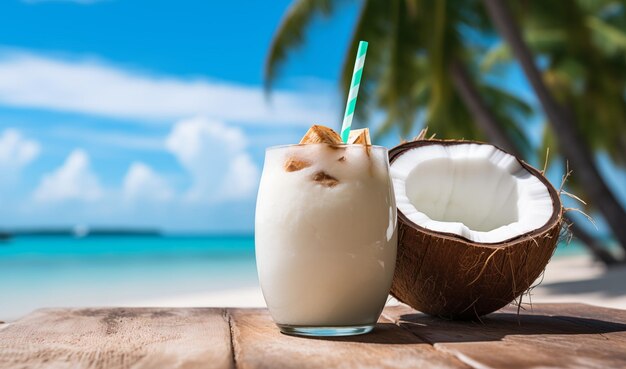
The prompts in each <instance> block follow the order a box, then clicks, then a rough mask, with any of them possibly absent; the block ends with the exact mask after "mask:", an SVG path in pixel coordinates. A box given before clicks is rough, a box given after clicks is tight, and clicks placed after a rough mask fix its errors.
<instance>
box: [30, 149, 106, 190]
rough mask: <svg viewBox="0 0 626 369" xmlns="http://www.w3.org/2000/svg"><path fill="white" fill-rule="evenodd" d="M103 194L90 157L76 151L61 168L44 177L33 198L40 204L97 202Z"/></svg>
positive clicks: (80, 151) (79, 150)
mask: <svg viewBox="0 0 626 369" xmlns="http://www.w3.org/2000/svg"><path fill="white" fill-rule="evenodd" d="M103 192H104V191H103V190H102V187H101V186H100V181H99V180H98V177H97V176H96V175H95V174H94V173H93V172H92V170H91V168H90V162H89V156H88V155H87V153H86V152H84V151H83V150H81V149H76V150H74V151H72V152H71V153H70V154H69V156H68V157H67V159H66V160H65V162H64V163H63V165H61V167H60V168H58V169H57V170H55V171H54V172H52V173H49V174H46V175H44V177H43V179H42V180H41V183H40V184H39V187H37V189H36V190H35V192H34V194H33V197H34V199H35V201H38V202H61V201H66V200H82V201H95V200H98V199H100V198H101V197H102V195H103Z"/></svg>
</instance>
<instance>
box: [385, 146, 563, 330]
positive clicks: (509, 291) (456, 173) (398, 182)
mask: <svg viewBox="0 0 626 369" xmlns="http://www.w3.org/2000/svg"><path fill="white" fill-rule="evenodd" d="M390 162H391V177H392V180H393V187H394V191H395V195H396V204H397V206H398V220H399V222H398V224H399V240H398V258H397V262H396V272H395V275H394V279H393V284H392V287H391V293H392V294H393V295H394V296H395V297H396V298H398V299H399V300H400V301H402V302H404V303H406V304H408V305H410V306H412V307H413V308H415V309H417V310H420V311H422V312H424V313H427V314H431V315H436V316H442V317H447V318H460V319H468V318H474V317H478V316H481V315H484V314H488V313H490V312H493V311H495V310H498V309H500V308H502V307H503V306H505V305H507V304H508V303H510V302H511V301H513V300H514V299H516V298H517V297H518V296H520V295H521V294H522V293H523V292H524V291H526V290H527V289H528V288H529V287H530V286H531V284H532V283H533V282H534V281H535V280H536V279H537V277H539V275H540V274H541V273H542V271H543V270H544V268H545V266H546V264H547V263H548V261H549V260H550V257H551V256H552V254H553V252H554V249H555V247H556V244H557V241H558V238H559V232H560V228H561V217H562V210H561V202H560V199H559V196H558V194H557V191H556V190H555V189H554V187H553V186H552V185H551V184H550V182H548V180H547V179H546V178H545V177H544V176H543V175H542V174H541V173H540V172H539V171H538V170H536V169H534V168H532V167H531V166H530V165H528V164H526V163H524V162H522V161H520V160H518V159H516V158H515V157H514V156H513V155H511V154H508V153H506V152H504V151H503V150H501V149H499V148H497V147H495V146H492V145H489V144H485V143H479V142H469V141H442V140H421V141H414V142H408V143H405V144H402V145H399V146H397V147H395V148H394V149H392V150H391V151H390Z"/></svg>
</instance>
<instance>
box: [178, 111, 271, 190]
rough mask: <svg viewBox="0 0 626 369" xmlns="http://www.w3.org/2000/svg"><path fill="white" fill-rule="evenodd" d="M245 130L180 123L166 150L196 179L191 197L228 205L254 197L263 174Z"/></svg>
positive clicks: (198, 121)
mask: <svg viewBox="0 0 626 369" xmlns="http://www.w3.org/2000/svg"><path fill="white" fill-rule="evenodd" d="M246 146H247V142H246V137H245V136H244V134H243V132H242V130H241V129H239V128H236V127H229V126H226V125H225V124H223V123H221V122H219V121H213V120H209V119H206V118H202V117H199V118H194V119H188V120H183V121H180V122H178V123H177V124H176V125H175V126H174V128H173V130H172V132H171V133H170V135H169V137H168V138H167V140H166V147H167V149H168V150H169V151H171V152H172V153H173V154H174V155H175V156H176V157H177V159H178V160H179V162H180V163H181V164H182V165H183V166H184V167H185V169H187V171H188V172H189V173H190V174H191V176H192V177H193V184H192V187H191V189H190V190H189V192H188V197H189V198H190V199H193V200H209V201H224V200H227V199H242V198H248V197H250V196H251V195H252V194H253V192H254V189H255V188H256V185H257V182H258V178H259V175H260V171H259V169H258V168H257V166H256V165H255V164H254V163H253V161H252V159H251V157H250V155H249V154H248V152H247V151H246Z"/></svg>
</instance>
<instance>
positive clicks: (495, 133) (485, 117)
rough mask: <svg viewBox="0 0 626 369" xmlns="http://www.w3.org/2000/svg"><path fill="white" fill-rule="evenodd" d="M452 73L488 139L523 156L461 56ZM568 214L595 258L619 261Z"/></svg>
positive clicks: (576, 234) (612, 262) (609, 262)
mask: <svg viewBox="0 0 626 369" xmlns="http://www.w3.org/2000/svg"><path fill="white" fill-rule="evenodd" d="M450 74H451V76H452V81H453V83H454V87H455V88H456V91H457V93H458V94H459V96H460V97H461V100H462V101H463V103H464V104H465V106H466V107H467V109H468V110H469V111H470V113H471V114H472V116H473V117H474V121H475V122H476V125H477V126H478V127H479V129H480V130H481V131H482V132H483V133H484V134H485V135H486V136H487V139H488V140H489V142H491V143H494V144H496V145H498V146H499V147H500V148H502V149H504V150H506V151H508V152H510V153H512V154H514V155H516V156H517V157H522V156H521V155H519V149H518V147H517V146H516V145H515V143H514V142H513V141H512V140H511V139H510V138H509V136H508V134H507V133H506V131H505V130H504V129H503V128H502V127H503V126H502V124H500V122H498V119H497V118H496V117H495V116H494V115H493V114H492V113H491V110H489V108H488V107H487V104H486V103H485V101H484V100H483V98H482V96H480V93H479V92H478V89H477V88H476V85H475V84H474V81H472V79H471V77H470V75H469V73H468V72H467V70H466V69H465V67H464V66H463V65H462V64H461V63H460V62H459V61H458V60H453V61H452V63H451V64H450ZM565 217H566V219H567V220H568V222H569V223H570V227H569V229H570V231H571V232H572V234H573V235H574V237H576V238H578V239H579V240H580V241H581V242H582V243H583V245H585V247H587V248H588V249H589V251H590V252H591V253H592V254H593V255H594V256H595V258H596V259H598V260H600V261H602V262H603V263H604V264H605V265H607V266H611V265H616V264H619V261H618V260H617V259H616V258H615V257H614V256H613V255H612V254H611V253H609V252H608V251H607V250H606V249H604V248H603V247H602V245H601V244H600V242H599V241H598V240H597V239H596V238H595V237H593V236H592V235H590V234H588V233H587V232H585V230H584V229H582V228H580V227H578V226H576V225H575V224H574V222H573V220H572V219H571V218H570V217H568V216H567V215H565Z"/></svg>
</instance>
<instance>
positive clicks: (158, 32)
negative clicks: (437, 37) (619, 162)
mask: <svg viewBox="0 0 626 369" xmlns="http://www.w3.org/2000/svg"><path fill="white" fill-rule="evenodd" d="M289 3H290V1H288V0H275V1H258V0H256V1H255V0H249V1H221V2H213V1H199V0H196V1H191V0H178V1H165V0H160V1H159V0H101V1H98V0H6V1H2V3H1V4H0V14H2V22H0V173H1V174H2V175H1V177H0V225H1V226H3V227H9V228H13V227H29V226H36V225H47V226H66V225H77V224H81V225H82V224H84V225H92V226H118V225H126V226H147V227H159V228H163V229H166V230H168V231H175V232H186V231H193V232H251V231H252V229H253V224H254V203H255V197H256V189H257V185H258V178H259V173H260V171H261V168H262V164H263V154H264V149H265V148H266V147H268V146H271V145H277V144H285V143H293V142H297V141H298V140H299V138H300V137H301V136H302V134H303V133H304V132H305V131H306V129H307V127H308V126H309V125H310V124H312V123H324V124H327V125H330V126H334V127H336V128H338V126H339V125H340V117H341V113H342V109H343V104H344V101H343V98H342V97H341V96H339V93H338V90H337V80H338V75H339V70H340V66H341V64H342V62H343V57H344V54H345V51H346V47H347V42H348V38H349V37H350V36H351V32H352V27H353V25H354V21H355V17H356V13H357V5H358V2H354V3H351V4H347V5H345V6H344V7H342V8H340V9H339V11H338V13H337V14H336V15H335V16H334V17H333V18H332V19H330V20H326V19H318V20H316V21H315V22H314V24H313V27H312V29H311V32H310V33H309V35H308V36H309V37H308V42H307V45H306V48H304V49H303V50H300V51H298V52H296V53H295V54H294V55H293V56H292V57H291V59H290V61H289V63H288V64H287V65H286V66H285V67H284V68H283V69H282V76H281V78H280V79H279V81H278V83H277V85H276V86H277V89H276V90H275V92H274V94H273V97H272V100H271V102H270V104H267V101H266V99H265V98H264V96H263V90H262V70H263V64H264V60H265V55H266V52H267V50H268V47H269V44H270V41H271V38H272V35H273V33H274V31H275V29H276V27H277V25H278V24H279V21H280V19H281V17H282V15H283V13H284V12H285V10H286V9H287V8H288V5H289ZM373 46H375V45H373ZM364 78H367V75H366V74H365V76H364ZM505 80H506V81H507V83H508V84H510V85H514V86H517V90H516V92H518V93H520V94H522V95H526V96H531V94H530V93H529V90H528V86H527V85H526V84H525V82H524V80H523V78H522V76H521V74H520V73H519V71H515V70H513V71H511V72H508V75H507V78H506V79H505ZM540 119H541V118H540V117H538V118H537V119H535V120H534V123H532V124H530V125H529V127H530V128H529V129H530V130H534V131H536V132H538V128H539V126H538V123H537V122H538V121H539V120H540ZM534 137H535V138H536V137H537V135H536V134H535V135H534ZM396 141H397V140H396V139H395V138H394V137H391V138H388V139H387V141H385V142H383V144H385V145H387V146H393V145H394V144H395V143H396ZM605 167H606V168H608V169H606V170H605V172H606V171H611V169H610V167H609V166H606V165H605ZM618 175H619V176H620V177H619V178H618V183H619V180H623V178H624V175H623V172H620V174H618ZM613 182H615V181H613ZM0 228H1V227H0Z"/></svg>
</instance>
